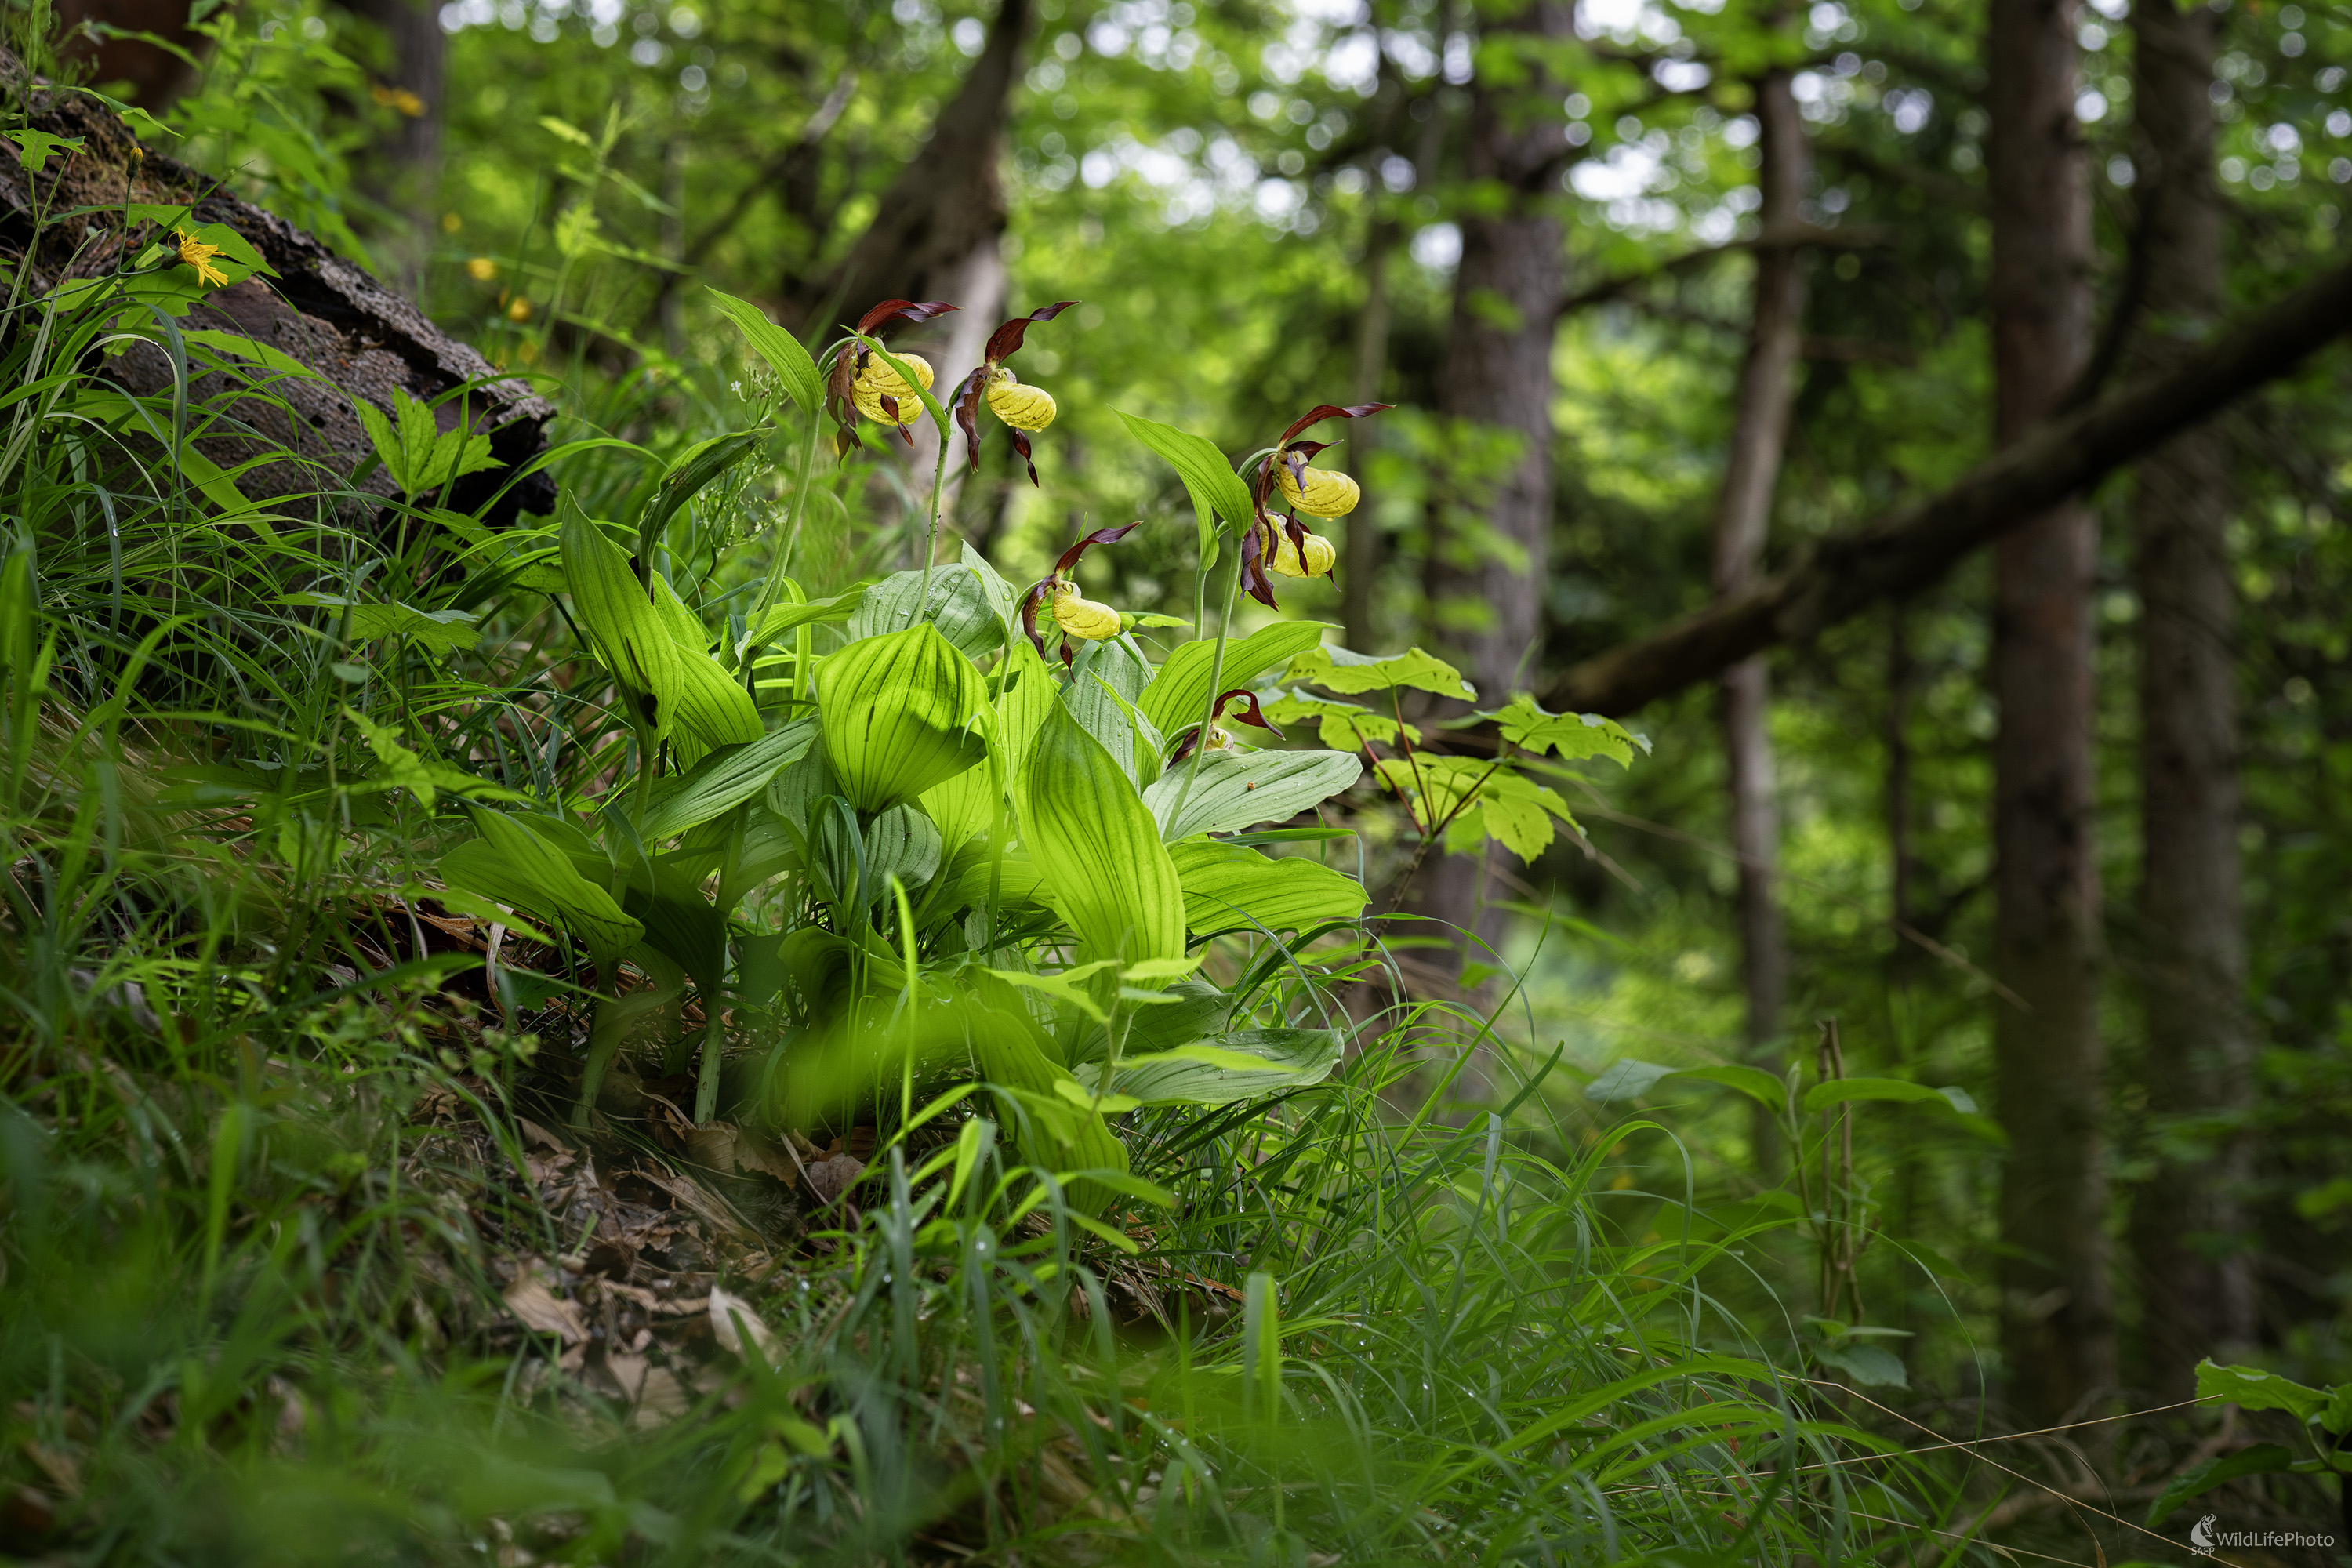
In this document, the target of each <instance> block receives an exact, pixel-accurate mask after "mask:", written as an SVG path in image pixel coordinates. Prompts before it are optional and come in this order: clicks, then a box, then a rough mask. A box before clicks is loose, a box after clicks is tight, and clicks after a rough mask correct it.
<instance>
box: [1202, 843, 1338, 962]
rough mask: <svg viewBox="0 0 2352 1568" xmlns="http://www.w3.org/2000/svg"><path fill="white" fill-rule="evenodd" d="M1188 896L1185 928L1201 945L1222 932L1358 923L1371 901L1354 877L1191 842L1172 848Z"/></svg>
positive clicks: (1247, 851) (1307, 862)
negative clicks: (1203, 939) (1206, 937)
mask: <svg viewBox="0 0 2352 1568" xmlns="http://www.w3.org/2000/svg"><path fill="white" fill-rule="evenodd" d="M1168 856H1169V858H1170V859H1171V861H1172V862H1173V863H1174V864H1175V867H1176V878H1177V880H1178V882H1179V883H1180V884H1181V886H1182V887H1183V889H1184V923H1185V925H1186V926H1188V927H1190V928H1191V930H1192V935H1193V936H1194V937H1195V938H1199V937H1204V936H1214V935H1216V934H1217V933H1218V932H1220V931H1256V930H1259V929H1261V928H1262V929H1264V930H1266V931H1309V930H1312V929H1314V928H1315V927H1317V926H1319V925H1325V924H1328V923H1329V922H1331V921H1352V920H1355V919H1356V918H1358V917H1359V916H1360V915H1361V914H1362V913H1363V912H1364V905H1365V903H1366V901H1367V900H1370V897H1371V895H1370V893H1367V892H1366V891H1365V890H1364V885H1363V884H1362V883H1361V882H1359V881H1357V880H1356V879H1354V878H1353V877H1349V876H1343V875H1342V874H1340V873H1339V872H1338V871H1335V870H1333V869H1331V868H1329V867H1328V866H1322V865H1318V864H1317V863H1316V862H1314V861H1312V860H1305V859H1300V858H1297V857H1289V856H1286V857H1284V858H1281V859H1276V858H1272V857H1270V856H1266V855H1261V854H1260V853H1258V852H1257V851H1256V850H1255V849H1245V848H1242V847H1238V846H1236V845H1232V844H1220V843H1218V842H1216V841H1215V840H1213V839H1207V838H1192V839H1187V840H1185V841H1184V842H1183V843H1181V844H1171V845H1170V846H1169V847H1168Z"/></svg>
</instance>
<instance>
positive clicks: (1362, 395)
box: [1339, 218, 1397, 653]
mask: <svg viewBox="0 0 2352 1568" xmlns="http://www.w3.org/2000/svg"><path fill="white" fill-rule="evenodd" d="M1396 240H1397V227H1396V225H1394V224H1392V223H1390V222H1387V221H1385V220H1383V219H1380V218H1375V219H1373V220H1372V225H1371V227H1370V231H1369V232H1367V233H1366V235H1365V236H1364V308H1363V311H1362V313H1361V314H1360V315H1359V316H1358V317H1357V318H1356V377H1355V384H1354V385H1353V386H1352V387H1351V388H1350V389H1349V391H1350V396H1349V402H1351V403H1370V402H1371V401H1373V400H1374V399H1375V398H1377V397H1379V396H1380V392H1381V371H1382V370H1383V369H1385V368H1386V367H1387V365H1388V357H1389V252H1390V251H1391V249H1393V248H1394V247H1395V246H1396ZM1374 423H1375V422H1374V421H1370V420H1362V419H1360V420H1357V421H1355V422H1353V423H1352V424H1350V425H1349V427H1348V467H1349V469H1350V470H1352V471H1353V472H1354V473H1355V474H1356V475H1357V476H1358V477H1359V478H1360V479H1368V478H1369V476H1367V475H1365V473H1364V468H1365V466H1366V463H1365V460H1366V459H1367V458H1370V456H1371V451H1372V444H1373V441H1374V440H1375V439H1376V432H1375V431H1374V429H1373V425H1374ZM1342 550H1343V552H1344V554H1343V558H1342V559H1341V561H1340V563H1339V628H1340V630H1339V635H1340V637H1341V639H1342V640H1343V641H1345V642H1346V643H1347V645H1348V646H1349V647H1351V648H1354V649H1356V650H1357V651H1358V652H1360V653H1372V652H1376V651H1378V644H1377V643H1376V642H1375V640H1374V638H1373V635H1372V590H1373V588H1374V587H1375V586H1376V585H1377V583H1378V578H1379V575H1380V569H1381V527H1380V520H1379V518H1378V517H1377V516H1376V515H1375V514H1374V513H1373V511H1372V509H1371V508H1370V507H1368V506H1360V507H1358V508H1357V509H1356V510H1354V511H1352V512H1349V514H1348V532H1347V536H1346V539H1345V541H1344V542H1343V544H1342Z"/></svg>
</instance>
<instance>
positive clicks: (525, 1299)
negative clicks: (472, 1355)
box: [505, 1272, 588, 1345]
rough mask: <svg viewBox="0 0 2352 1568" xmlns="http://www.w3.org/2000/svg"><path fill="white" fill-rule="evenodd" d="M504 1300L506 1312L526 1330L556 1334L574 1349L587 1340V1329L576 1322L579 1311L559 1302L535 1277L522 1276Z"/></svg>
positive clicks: (542, 1282)
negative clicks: (512, 1315) (513, 1316)
mask: <svg viewBox="0 0 2352 1568" xmlns="http://www.w3.org/2000/svg"><path fill="white" fill-rule="evenodd" d="M505 1300H506V1304H507V1310H508V1311H509V1312H512V1313H513V1314H514V1315H515V1319H516V1321H519V1322H520V1323H521V1324H522V1326H523V1327H525V1328H527V1329H535V1330H537V1331H539V1332H541V1333H542V1334H559V1335H561V1336H562V1340H563V1342H564V1343H565V1344H567V1345H576V1344H578V1343H580V1342H583V1341H584V1340H585V1339H587V1337H588V1327H587V1325H586V1324H585V1323H583V1322H582V1321H580V1309H579V1308H578V1307H576V1306H574V1305H572V1303H571V1302H569V1301H565V1300H559V1299H558V1298H557V1296H556V1294H555V1292H554V1291H552V1290H550V1289H548V1288H547V1285H546V1283H545V1282H544V1281H542V1280H541V1279H540V1278H539V1276H538V1275H537V1274H535V1273H530V1272H526V1273H524V1274H523V1275H522V1276H521V1277H520V1279H516V1281H515V1282H514V1283H513V1284H511V1285H509V1286H508V1287H507V1289H506V1296H505Z"/></svg>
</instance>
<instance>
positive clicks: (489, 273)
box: [466, 256, 499, 283]
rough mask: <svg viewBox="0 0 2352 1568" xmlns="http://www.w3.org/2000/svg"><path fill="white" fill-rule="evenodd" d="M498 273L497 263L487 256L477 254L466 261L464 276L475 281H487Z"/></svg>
mask: <svg viewBox="0 0 2352 1568" xmlns="http://www.w3.org/2000/svg"><path fill="white" fill-rule="evenodd" d="M498 275H499V264H498V263H497V262H495V261H493V260H491V259H490V258H488V257H487V256H477V257H474V258H471V259H470V260H468V261H467V263H466V276H467V277H468V278H470V279H473V280H474V281H475V282H477V283H488V282H489V281H490V280H491V279H494V278H496V277H497V276H498Z"/></svg>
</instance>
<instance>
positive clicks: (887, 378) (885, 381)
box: [849, 354, 931, 425]
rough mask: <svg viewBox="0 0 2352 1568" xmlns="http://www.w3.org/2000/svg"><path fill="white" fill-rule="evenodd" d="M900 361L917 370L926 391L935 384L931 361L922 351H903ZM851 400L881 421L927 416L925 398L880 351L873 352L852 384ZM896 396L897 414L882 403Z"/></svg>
mask: <svg viewBox="0 0 2352 1568" xmlns="http://www.w3.org/2000/svg"><path fill="white" fill-rule="evenodd" d="M898 360H899V363H902V364H904V365H905V366H906V367H907V368H908V370H911V371H913V372H914V373H915V379H916V380H917V381H919V382H921V383H922V384H923V388H924V390H925V391H929V389H930V385H931V366H930V362H929V360H926V359H925V358H923V356H922V355H920V354H900V355H899V356H898ZM849 396H850V400H851V401H852V402H854V403H856V405H857V412H859V413H860V414H863V415H865V416H866V417H867V418H868V419H871V420H873V421H874V423H876V424H877V425H912V424H913V423H914V422H915V421H916V420H918V419H920V418H921V417H922V416H923V400H922V399H921V398H919V397H918V396H916V395H915V391H914V388H912V387H910V386H908V384H906V382H905V381H904V380H902V379H901V378H900V377H899V374H898V372H897V371H895V370H892V369H891V368H890V367H889V366H888V365H887V364H885V363H882V359H881V356H880V355H878V354H876V355H869V356H868V357H867V359H866V365H865V368H864V369H862V370H860V371H859V372H858V373H857V379H856V381H853V382H851V383H850V384H849ZM886 397H887V398H891V399H894V400H895V401H896V402H897V404H898V413H897V414H896V415H895V416H894V415H892V414H891V413H890V412H889V410H887V409H886V408H884V407H883V406H882V400H883V399H884V398H886Z"/></svg>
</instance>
